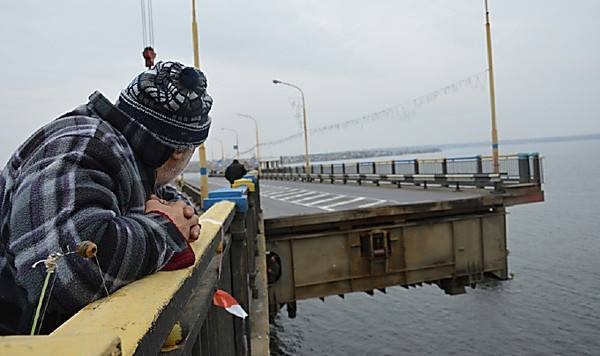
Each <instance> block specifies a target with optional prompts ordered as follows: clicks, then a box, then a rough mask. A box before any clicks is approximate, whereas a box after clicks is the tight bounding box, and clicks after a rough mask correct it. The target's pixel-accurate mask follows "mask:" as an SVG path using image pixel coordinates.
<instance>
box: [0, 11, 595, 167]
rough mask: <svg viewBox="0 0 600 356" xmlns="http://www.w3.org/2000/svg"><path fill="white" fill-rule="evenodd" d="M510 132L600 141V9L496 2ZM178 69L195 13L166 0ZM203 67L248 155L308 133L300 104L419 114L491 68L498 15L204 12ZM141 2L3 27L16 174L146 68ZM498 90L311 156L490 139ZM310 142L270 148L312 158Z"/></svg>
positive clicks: (502, 119) (505, 123) (163, 43)
mask: <svg viewBox="0 0 600 356" xmlns="http://www.w3.org/2000/svg"><path fill="white" fill-rule="evenodd" d="M490 3H491V10H492V32H493V42H494V60H495V66H496V84H497V94H498V98H497V103H498V121H499V133H500V137H501V138H523V137H533V136H551V135H560V134H578V133H590V132H600V124H599V123H598V122H599V120H598V113H599V108H598V104H597V102H598V101H597V99H596V98H597V97H598V94H600V90H599V89H598V86H597V83H598V81H599V80H600V74H599V71H598V70H597V69H596V65H597V63H599V62H600V40H599V39H600V38H599V37H600V34H599V31H600V30H598V29H597V25H596V23H597V21H596V20H595V16H596V15H595V14H597V13H598V12H599V10H600V3H598V2H597V1H594V0H580V1H576V2H564V1H558V0H547V1H542V0H532V1H527V2H523V1H517V0H503V1H491V2H490ZM153 4H154V15H155V19H154V22H155V30H154V31H155V38H156V40H155V47H156V49H157V52H158V54H159V57H160V58H162V59H177V60H181V61H183V62H186V63H191V62H192V51H191V30H190V20H191V15H190V8H191V4H190V3H189V1H187V0H186V1H183V0H172V1H166V0H154V2H153ZM198 15H199V31H200V46H201V62H202V63H201V64H202V68H203V69H204V70H205V71H206V72H207V75H208V78H209V89H210V92H211V94H212V95H213V96H214V98H215V106H214V109H213V112H212V115H213V117H214V128H215V129H214V130H213V131H212V132H211V136H210V137H211V138H209V141H208V143H207V145H208V148H209V151H210V150H213V151H215V150H216V151H217V152H218V154H220V144H219V143H217V141H216V140H215V139H214V138H220V139H222V140H223V141H224V143H225V144H226V145H227V146H228V147H227V148H226V154H227V155H231V154H232V150H231V149H230V148H229V146H231V144H232V143H233V138H232V135H231V134H230V133H227V132H224V131H221V130H219V128H220V127H236V128H238V129H239V130H240V133H241V134H242V136H241V137H240V146H241V148H242V150H243V149H244V148H248V147H250V146H252V145H253V144H254V135H253V131H252V130H253V125H252V123H251V122H250V121H248V120H244V119H242V118H239V117H237V116H236V115H235V114H236V113H238V112H245V113H249V114H251V115H253V116H255V117H256V118H257V119H259V124H260V128H261V137H262V138H263V139H264V140H265V141H267V140H274V139H278V138H281V137H285V136H287V135H290V134H293V133H295V132H298V131H299V130H300V127H299V125H298V123H297V119H296V118H295V117H294V111H293V109H292V108H291V107H290V105H289V102H288V101H289V97H291V96H296V95H297V93H295V91H294V90H293V89H292V88H287V87H281V86H274V85H273V84H272V83H271V82H270V81H271V79H273V78H279V79H282V80H286V81H290V82H293V83H296V84H298V85H300V86H301V87H302V88H303V89H304V91H305V92H306V99H307V109H308V115H309V127H310V128H314V127H319V126H323V125H328V124H333V123H336V122H341V121H345V120H349V119H352V118H355V117H359V116H362V115H364V114H367V113H370V112H374V111H378V110H381V109H383V108H387V107H389V106H392V105H395V104H400V103H403V102H405V101H407V100H410V99H412V98H414V97H417V96H419V95H421V94H425V93H428V92H430V91H431V90H433V89H436V88H439V87H442V86H444V85H446V84H448V83H451V82H454V81H456V80H459V79H461V78H464V77H467V76H469V75H471V74H473V73H476V72H479V71H481V70H483V69H485V68H486V66H487V64H486V57H485V37H484V27H483V23H484V19H483V2H482V1H468V0H456V1H447V0H446V1H443V0H432V1H415V0H410V1H408V0H407V1H391V0H390V1H384V0H381V1H376V2H370V3H365V2H364V1H341V0H331V1H316V0H305V1H300V0H281V1H255V2H248V1H238V0H232V1H221V2H217V1H211V2H209V1H199V2H198ZM141 38H142V36H141V24H140V9H139V2H137V1H132V2H130V1H116V0H110V1H109V0H107V1H103V2H80V1H66V0H59V1H54V2H37V1H31V0H29V1H19V2H9V3H7V4H3V9H2V12H1V13H0V40H1V43H2V44H3V45H2V46H1V47H0V58H2V62H3V65H2V66H1V67H0V77H1V78H3V79H4V80H3V81H2V83H1V84H0V120H2V121H1V122H2V123H3V129H2V131H1V133H0V135H1V137H0V139H1V141H2V143H3V144H2V147H1V148H0V161H2V162H4V161H6V159H7V158H8V156H9V155H10V153H11V152H12V151H13V150H14V149H15V148H16V147H17V145H19V143H20V142H22V141H23V140H24V139H25V138H27V136H28V135H29V134H31V132H32V131H34V130H35V129H36V128H37V127H39V126H41V125H42V124H43V123H45V122H48V121H49V120H51V119H52V118H54V117H56V116H57V115H59V114H61V113H62V112H65V111H67V110H70V109H71V108H73V107H74V106H76V105H78V104H79V103H81V102H84V101H85V100H86V98H87V96H88V95H89V94H90V93H91V92H92V91H93V90H95V89H100V90H101V91H103V92H105V93H106V94H107V96H109V97H110V98H116V96H117V95H118V93H119V91H120V89H121V88H122V87H123V86H125V85H126V84H127V83H128V82H129V80H130V79H131V78H132V77H133V76H134V75H135V74H136V73H137V72H139V71H141V70H142V69H143V67H142V59H141V55H140V53H141V49H142V40H141ZM487 95H488V94H487V91H486V90H485V89H484V90H477V89H475V90H473V89H467V90H461V91H459V92H457V93H455V94H452V95H448V96H445V97H443V98H440V99H438V100H436V102H435V103H433V104H431V105H427V106H424V107H423V108H422V109H421V110H419V111H418V113H417V115H415V116H414V117H412V118H411V119H410V120H381V121H377V122H373V123H370V124H368V125H367V124H365V125H363V126H356V127H352V128H348V129H345V130H343V131H339V132H335V133H324V134H319V135H314V137H311V139H310V145H311V151H314V152H323V151H331V150H344V149H356V148H372V147H381V146H395V145H416V144H435V143H448V142H458V141H481V140H486V139H488V137H489V105H488V100H489V99H488V96H487ZM302 145H303V143H302V140H294V141H291V142H289V143H287V144H284V145H278V146H272V147H265V149H263V152H264V154H266V155H273V156H275V155H279V154H294V153H301V152H302V151H303V146H302Z"/></svg>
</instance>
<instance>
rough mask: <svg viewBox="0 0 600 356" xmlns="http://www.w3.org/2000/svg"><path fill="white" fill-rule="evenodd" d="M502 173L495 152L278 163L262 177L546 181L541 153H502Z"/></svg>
mask: <svg viewBox="0 0 600 356" xmlns="http://www.w3.org/2000/svg"><path fill="white" fill-rule="evenodd" d="M499 163H500V173H493V164H492V157H491V156H481V155H478V156H468V157H452V158H437V159H407V160H391V161H362V162H351V163H330V164H312V165H311V166H310V167H309V169H308V170H307V169H306V167H304V166H278V167H269V168H264V169H263V170H262V178H266V179H281V180H301V181H319V182H324V181H329V182H331V183H334V182H336V181H341V182H343V183H344V184H345V183H347V182H356V183H358V184H362V183H364V182H369V183H374V184H377V185H379V184H380V183H383V182H385V183H391V184H396V185H397V186H398V187H401V185H402V184H405V183H406V184H414V185H423V186H424V187H427V184H433V185H440V186H446V187H448V186H452V187H454V186H455V187H456V188H459V187H460V186H474V187H479V188H486V187H487V188H494V189H502V187H503V186H504V185H506V184H515V183H533V184H541V183H543V176H542V158H541V157H540V155H539V154H538V153H519V154H513V155H503V156H500V159H499Z"/></svg>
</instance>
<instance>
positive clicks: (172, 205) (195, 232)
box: [145, 195, 200, 242]
mask: <svg viewBox="0 0 600 356" xmlns="http://www.w3.org/2000/svg"><path fill="white" fill-rule="evenodd" d="M152 211H158V212H161V213H163V214H165V215H167V216H168V217H169V218H170V219H171V220H172V221H173V223H175V226H177V228H178V229H179V231H180V232H181V235H182V236H183V237H184V238H185V239H186V240H187V241H189V242H194V241H196V240H197V239H198V237H199V236H200V225H199V224H198V215H196V212H195V211H194V208H192V207H191V206H189V205H187V204H186V203H185V202H183V201H182V200H178V201H176V202H167V201H165V200H163V199H160V198H159V197H157V196H156V195H151V196H150V199H149V200H148V201H146V209H145V212H146V213H149V212H152Z"/></svg>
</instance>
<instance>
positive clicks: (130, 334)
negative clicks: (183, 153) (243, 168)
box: [0, 183, 268, 355]
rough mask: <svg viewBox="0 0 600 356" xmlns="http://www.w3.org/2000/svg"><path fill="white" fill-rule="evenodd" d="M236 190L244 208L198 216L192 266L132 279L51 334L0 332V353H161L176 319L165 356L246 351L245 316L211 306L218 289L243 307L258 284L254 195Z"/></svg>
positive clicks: (226, 207) (227, 206)
mask: <svg viewBox="0 0 600 356" xmlns="http://www.w3.org/2000/svg"><path fill="white" fill-rule="evenodd" d="M183 190H184V191H185V192H187V193H188V194H189V195H190V196H191V197H192V198H193V199H194V201H199V198H200V197H199V196H198V195H197V194H196V193H197V189H196V188H194V187H193V186H191V185H188V184H185V183H184V186H183ZM239 190H241V191H243V192H244V193H243V194H244V196H243V198H244V199H248V209H247V210H245V209H244V210H243V211H242V209H240V208H239V206H240V205H239V204H236V203H233V202H230V201H220V202H216V203H215V204H214V205H212V207H210V209H208V210H207V211H206V212H204V213H203V214H202V215H201V216H200V222H201V224H202V229H201V234H200V237H199V239H198V240H197V241H196V242H194V243H192V244H191V246H192V248H193V250H194V253H195V255H196V262H195V264H194V265H193V266H190V267H188V268H185V269H181V270H176V271H169V272H157V273H155V274H152V275H150V276H147V277H145V278H143V279H140V280H138V281H135V282H133V283H131V284H129V285H127V286H125V287H123V288H121V289H119V290H117V291H116V292H114V293H113V294H111V295H110V296H109V297H106V298H103V299H100V300H97V301H95V302H93V303H91V304H89V305H87V306H86V307H85V308H83V309H82V310H80V311H79V312H78V313H77V314H75V315H74V316H73V317H71V318H70V319H69V320H67V321H66V322H65V323H63V324H62V325H61V326H60V327H58V328H57V329H56V330H55V331H53V332H52V333H51V334H50V335H42V336H7V337H0V354H4V353H5V352H7V353H6V354H15V352H19V354H20V355H35V354H65V355H66V354H69V355H157V354H163V353H165V352H166V351H167V349H165V348H164V347H163V346H164V343H165V340H166V339H167V336H168V335H169V334H170V333H171V331H172V330H173V328H174V325H175V324H179V325H180V326H181V329H182V335H181V336H182V337H181V338H180V339H179V342H178V343H177V345H176V346H173V347H171V350H169V352H168V355H249V354H250V352H251V350H250V349H251V346H250V345H251V344H252V343H251V339H250V318H246V319H241V318H236V317H234V316H232V315H231V314H228V313H227V312H226V311H225V310H223V309H221V308H218V307H215V306H213V305H212V297H213V294H214V293H215V291H216V289H217V288H218V289H223V290H225V291H227V292H229V293H230V294H231V295H232V296H233V297H234V298H235V299H236V300H237V301H238V302H239V303H240V305H241V306H242V307H243V308H244V309H245V310H246V311H248V312H249V311H250V310H251V302H252V297H253V296H254V293H255V292H256V289H257V287H256V286H255V285H254V277H255V276H256V271H257V267H256V261H255V257H256V249H257V247H256V237H257V232H258V221H257V218H258V217H259V214H257V213H256V211H255V208H256V207H257V206H258V204H256V202H255V200H256V199H258V196H257V195H256V194H255V193H254V192H249V189H246V188H240V189H239ZM239 190H238V191H239ZM219 270H220V272H219ZM264 288H266V281H265V286H264ZM265 320H266V322H268V318H267V317H266V313H265ZM266 339H267V341H268V337H267V338H266ZM267 345H268V344H267ZM267 350H268V346H267ZM13 351H14V352H13Z"/></svg>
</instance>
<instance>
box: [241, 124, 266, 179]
mask: <svg viewBox="0 0 600 356" xmlns="http://www.w3.org/2000/svg"><path fill="white" fill-rule="evenodd" d="M237 115H238V116H240V117H245V118H247V119H250V120H252V121H254V129H255V130H256V163H257V165H258V175H259V176H260V173H261V171H260V153H259V152H260V151H259V149H258V146H259V145H260V142H259V141H258V122H257V121H256V119H255V118H253V117H252V116H250V115H248V114H237Z"/></svg>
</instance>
